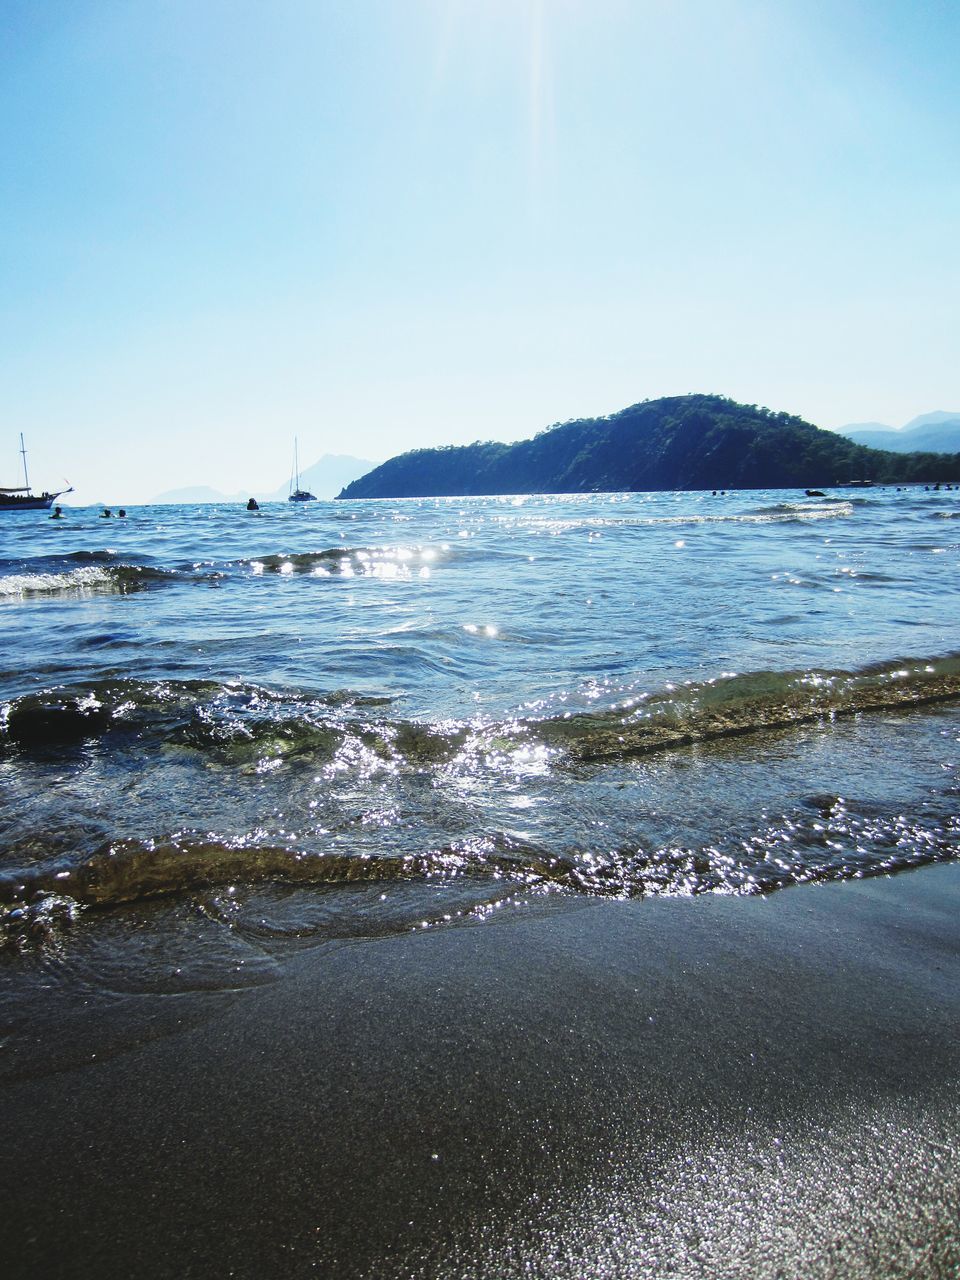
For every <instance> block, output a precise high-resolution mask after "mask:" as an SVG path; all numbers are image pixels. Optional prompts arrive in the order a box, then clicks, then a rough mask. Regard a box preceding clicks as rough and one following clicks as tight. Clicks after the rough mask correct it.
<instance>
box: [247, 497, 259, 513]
mask: <svg viewBox="0 0 960 1280" xmlns="http://www.w3.org/2000/svg"><path fill="white" fill-rule="evenodd" d="M247 510H248V511H259V510H260V503H259V502H258V501H257V500H256V498H251V499H250V501H249V502H248V503H247Z"/></svg>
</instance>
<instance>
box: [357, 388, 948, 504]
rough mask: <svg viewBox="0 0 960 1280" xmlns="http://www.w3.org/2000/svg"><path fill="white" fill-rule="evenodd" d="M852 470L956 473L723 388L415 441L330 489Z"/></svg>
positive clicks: (585, 483)
mask: <svg viewBox="0 0 960 1280" xmlns="http://www.w3.org/2000/svg"><path fill="white" fill-rule="evenodd" d="M850 480H872V481H874V482H877V483H886V484H899V483H909V482H911V481H928V482H932V481H936V480H944V481H953V480H960V454H953V455H944V454H896V453H886V452H882V451H880V450H877V449H868V448H865V447H864V446H862V445H858V444H855V443H853V442H852V441H850V440H848V439H846V438H845V437H843V436H840V435H837V434H835V433H834V432H832V431H821V430H820V429H819V428H818V427H814V426H812V425H811V424H810V423H809V422H804V421H803V419H802V418H797V417H794V416H793V415H791V414H787V413H774V412H772V411H771V410H769V409H762V408H758V407H757V406H756V405H745V404H737V403H736V401H733V400H728V399H726V398H725V397H723V396H714V395H687V396H669V397H666V398H664V399H661V400H647V401H644V402H642V403H641V404H635V405H632V406H631V407H630V408H629V409H622V410H621V411H620V412H619V413H615V414H611V415H610V416H609V417H606V418H582V419H579V420H577V421H574V422H565V423H562V424H561V425H559V426H554V427H550V428H548V429H547V430H546V431H542V432H540V434H539V435H537V436H535V437H534V438H533V439H532V440H521V441H519V442H518V443H516V444H510V445H507V444H493V443H487V444H479V443H478V444H471V445H462V446H451V447H449V448H443V449H416V450H414V451H413V452H411V453H404V454H400V455H399V456H398V457H396V458H391V459H390V460H389V461H388V462H384V463H383V464H382V465H381V466H379V467H376V468H375V469H374V470H373V471H370V472H369V473H368V474H367V475H365V476H363V477H361V478H360V479H359V480H355V481H354V482H353V483H352V484H349V485H347V487H346V488H345V489H344V490H343V491H342V493H341V494H340V495H339V496H340V497H341V498H413V497H443V496H451V497H465V496H469V495H476V496H479V495H482V494H499V493H591V492H613V491H623V490H628V491H629V490H632V491H643V490H656V489H750V488H791V487H799V488H825V487H829V486H832V485H836V484H839V483H845V482H847V481H850Z"/></svg>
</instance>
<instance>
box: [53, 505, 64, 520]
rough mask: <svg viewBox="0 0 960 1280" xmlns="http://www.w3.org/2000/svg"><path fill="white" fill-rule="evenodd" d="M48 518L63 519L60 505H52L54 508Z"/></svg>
mask: <svg viewBox="0 0 960 1280" xmlns="http://www.w3.org/2000/svg"><path fill="white" fill-rule="evenodd" d="M50 519H51V520H62V519H63V508H62V507H54V508H53V515H52V516H51V517H50Z"/></svg>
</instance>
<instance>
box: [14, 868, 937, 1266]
mask: <svg viewBox="0 0 960 1280" xmlns="http://www.w3.org/2000/svg"><path fill="white" fill-rule="evenodd" d="M958 910H960V866H957V865H947V866H939V867H927V868H924V869H921V870H919V871H914V872H910V873H904V874H901V875H899V876H897V877H895V878H891V879H877V880H870V881H859V882H854V883H846V884H833V885H825V886H809V887H803V888H795V889H789V890H785V891H781V892H779V893H776V894H773V895H771V896H769V897H768V898H765V899H761V898H740V899H735V898H719V897H704V898H699V899H674V900H651V901H646V902H597V901H586V902H582V901H581V902H577V901H572V900H570V899H565V900H560V899H555V900H552V901H548V902H541V903H534V904H532V905H527V906H521V907H506V908H503V909H501V910H500V911H499V912H497V913H495V916H494V918H493V919H491V920H488V921H486V922H483V923H480V924H476V925H471V926H457V927H454V926H450V927H445V928H439V929H432V930H428V931H423V932H419V933H408V934H404V935H403V936H399V937H393V938H387V939H380V940H371V941H360V942H352V943H348V944H343V943H341V944H338V945H336V946H334V945H328V946H326V947H321V948H314V949H311V950H300V951H293V952H292V953H291V954H290V955H289V956H287V957H285V958H284V960H283V965H282V973H281V976H280V977H279V978H278V979H277V980H276V981H273V982H271V983H270V984H269V985H262V986H254V987H252V988H250V989H247V990H243V991H238V992H236V993H233V994H232V995H230V996H229V997H227V998H213V997H211V996H209V995H208V994H204V993H195V994H193V995H181V996H177V997H171V996H159V995H158V996H152V997H150V996H144V997H143V1001H142V1002H140V1003H138V1005H137V1009H138V1012H137V1020H136V1029H135V1032H130V1031H129V1027H128V1028H127V1030H128V1032H129V1034H127V1035H126V1037H125V1035H124V1026H123V1023H124V1021H125V1020H126V1021H127V1022H128V1023H129V1022H130V1020H131V1018H132V1016H133V1015H132V1014H131V1013H130V1011H129V1010H130V1006H129V1003H123V1002H121V1003H120V1005H118V1009H112V1008H111V1007H110V1006H109V1004H107V1005H104V1004H102V1003H101V1004H97V1003H96V1002H94V1004H92V1005H91V1007H90V1012H89V1017H88V1018H87V1019H86V1021H85V1022H83V1024H82V1025H83V1034H82V1036H81V1035H80V1034H79V1032H77V1031H76V1029H75V1028H76V1027H77V1026H79V1025H80V1023H78V1022H77V1021H76V1020H75V1019H74V1020H71V1021H69V1023H65V1024H64V1028H65V1029H64V1030H63V1031H62V1035H61V1033H55V1034H53V1033H50V1032H44V1033H43V1035H41V1036H40V1037H39V1039H38V1041H37V1043H36V1044H35V1049H31V1050H30V1051H29V1052H28V1053H27V1055H26V1056H25V1057H22V1059H21V1060H19V1061H18V1062H17V1064H16V1071H17V1073H18V1078H16V1079H14V1080H12V1081H8V1082H7V1083H6V1084H4V1086H3V1094H2V1098H3V1129H2V1133H3V1139H2V1160H3V1166H2V1177H0V1191H2V1213H0V1237H2V1238H0V1249H2V1252H0V1273H2V1274H3V1275H4V1276H5V1277H6V1278H7V1280H14V1278H19V1277H27V1276H29V1277H52V1276H71V1277H73V1276H77V1277H80V1276H83V1277H100V1278H103V1277H111V1278H112V1277H189V1276H204V1277H207V1276H209V1277H220V1276H224V1277H225V1276H242V1277H289V1276H294V1277H297V1276H301V1275H303V1276H313V1275H322V1276H336V1277H355V1276H369V1277H385V1278H389V1277H401V1276H404V1277H419V1276H431V1277H432V1276H437V1277H450V1278H451V1280H452V1278H453V1277H457V1278H462V1280H465V1278H468V1277H477V1276H483V1277H514V1276H516V1277H531V1276H533V1277H537V1276H550V1277H565V1278H566V1277H570V1278H571V1280H573V1278H574V1277H582V1276H631V1277H657V1278H659V1277H663V1278H668V1277H669V1278H673V1277H677V1278H681V1277H687V1276H703V1277H711V1278H714V1277H775V1276H783V1277H798V1278H799V1277H804V1278H805V1280H806V1278H809V1277H826V1276H836V1277H847V1276H851V1277H852V1276H856V1277H860V1276H873V1277H884V1278H885V1280H886V1278H887V1277H899V1276H903V1277H907V1276H910V1277H933V1276H938V1277H939V1276H943V1277H946V1276H951V1277H953V1276H956V1275H957V1274H958V1273H960V1161H958V1158H957V1157H958V1153H960V1035H958V1031H960V927H958V921H960V914H958ZM85 927H92V926H85ZM34 998H36V999H42V998H43V997H42V995H36V996H35V997H34ZM77 998H78V999H79V998H80V996H79V995H78V997H77ZM151 1002H152V1003H151ZM171 1002H172V1003H171ZM118 1010H119V1011H118ZM171 1010H173V1012H171ZM91 1044H94V1045H98V1046H99V1047H100V1052H98V1055H97V1057H96V1058H95V1059H93V1058H91V1056H90V1053H91V1051H90V1049H89V1045H91Z"/></svg>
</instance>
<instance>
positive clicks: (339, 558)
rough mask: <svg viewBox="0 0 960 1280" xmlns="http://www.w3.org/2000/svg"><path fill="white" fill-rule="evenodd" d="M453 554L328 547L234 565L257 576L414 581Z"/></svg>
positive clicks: (427, 549) (439, 549)
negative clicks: (278, 575)
mask: <svg viewBox="0 0 960 1280" xmlns="http://www.w3.org/2000/svg"><path fill="white" fill-rule="evenodd" d="M448 552H449V547H448V546H445V545H444V546H440V547H431V546H413V547H402V546H401V547H328V548H327V549H326V550H323V551H305V552H299V553H296V554H292V555H264V556H255V557H251V558H250V559H246V560H240V561H236V562H234V563H235V565H236V566H237V567H240V568H244V569H247V570H249V571H250V572H252V573H254V574H257V575H259V574H270V573H279V574H283V575H289V574H307V575H311V576H313V577H321V578H322V577H375V578H413V577H427V576H429V573H430V570H431V568H432V567H433V566H434V564H436V562H437V561H438V560H439V559H442V558H443V557H444V556H445V555H446V554H447V553H448Z"/></svg>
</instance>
